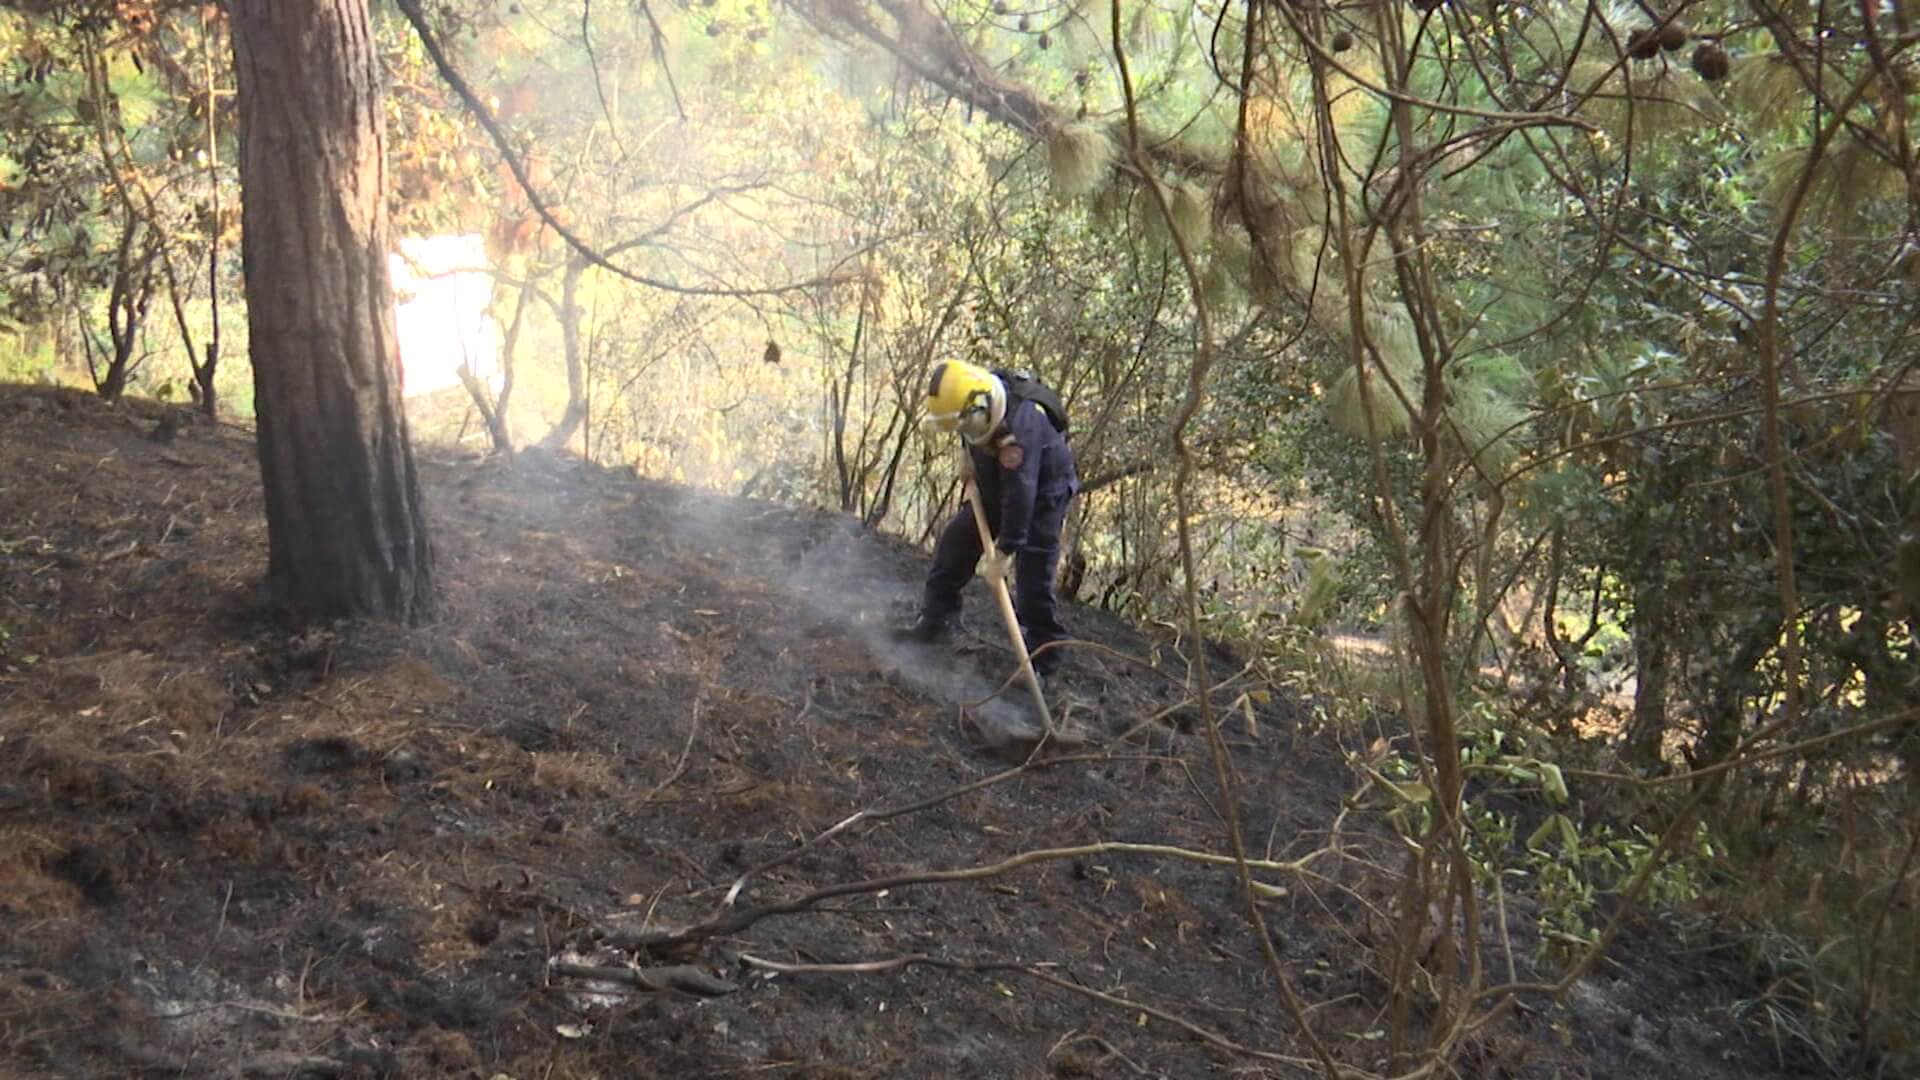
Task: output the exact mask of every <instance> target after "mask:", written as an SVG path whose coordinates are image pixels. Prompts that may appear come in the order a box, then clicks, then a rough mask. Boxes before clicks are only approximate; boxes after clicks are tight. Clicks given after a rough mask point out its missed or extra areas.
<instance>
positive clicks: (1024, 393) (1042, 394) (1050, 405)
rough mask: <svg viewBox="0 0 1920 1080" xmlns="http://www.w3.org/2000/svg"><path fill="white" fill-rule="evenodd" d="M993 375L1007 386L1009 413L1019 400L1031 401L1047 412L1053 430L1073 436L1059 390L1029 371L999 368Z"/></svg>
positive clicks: (1016, 406) (1017, 404)
mask: <svg viewBox="0 0 1920 1080" xmlns="http://www.w3.org/2000/svg"><path fill="white" fill-rule="evenodd" d="M994 375H996V376H998V377H999V379H1000V382H1001V383H1002V384H1004V385H1005V386H1006V388H1007V412H1008V414H1009V415H1011V414H1012V412H1013V410H1014V409H1016V408H1018V407H1019V405H1020V403H1021V402H1026V401H1031V402H1033V403H1034V404H1036V405H1038V406H1040V409H1041V411H1042V412H1044V413H1046V414H1047V419H1048V421H1050V422H1051V423H1052V424H1053V429H1054V430H1055V431H1058V432H1059V433H1060V434H1061V435H1062V436H1063V437H1065V438H1066V439H1068V440H1071V439H1072V438H1073V428H1072V423H1071V422H1070V421H1069V420H1068V418H1067V407H1066V404H1065V403H1064V402H1062V401H1061V400H1060V393H1059V391H1057V390H1055V389H1054V388H1053V387H1051V386H1048V385H1047V384H1046V383H1043V382H1041V381H1040V380H1039V379H1036V378H1034V377H1033V375H1032V373H1031V372H1026V371H1006V370H999V371H995V372H994Z"/></svg>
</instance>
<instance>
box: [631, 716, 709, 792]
mask: <svg viewBox="0 0 1920 1080" xmlns="http://www.w3.org/2000/svg"><path fill="white" fill-rule="evenodd" d="M699 736H700V697H699V695H697V694H696V695H694V699H693V725H692V726H691V727H689V728H688V729H687V741H686V743H685V744H684V745H682V746H681V747H680V760H679V761H678V762H676V763H675V764H674V766H673V771H672V772H670V773H668V774H667V778H666V779H665V780H662V781H660V783H658V784H656V785H655V786H654V789H653V790H652V791H649V792H647V794H646V797H645V798H643V799H641V800H640V803H641V805H643V806H644V805H645V804H647V803H650V802H652V801H653V800H655V799H657V798H659V797H660V793H661V792H663V791H665V790H667V789H668V788H670V787H672V786H673V785H674V783H675V782H676V781H678V780H679V779H680V778H681V777H682V776H684V775H686V771H687V758H688V757H689V756H690V755H692V753H693V740H694V739H696V738H698V737H699Z"/></svg>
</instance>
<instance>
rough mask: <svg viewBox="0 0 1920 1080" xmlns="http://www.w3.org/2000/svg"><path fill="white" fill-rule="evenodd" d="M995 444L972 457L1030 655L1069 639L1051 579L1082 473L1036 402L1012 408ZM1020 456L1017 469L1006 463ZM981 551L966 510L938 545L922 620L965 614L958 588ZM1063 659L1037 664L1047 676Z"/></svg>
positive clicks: (1048, 656)
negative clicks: (1006, 560) (1006, 557)
mask: <svg viewBox="0 0 1920 1080" xmlns="http://www.w3.org/2000/svg"><path fill="white" fill-rule="evenodd" d="M991 443H992V445H991V447H987V448H982V447H975V446H971V445H970V446H968V448H967V453H968V456H969V457H971V458H972V459H973V475H974V477H975V482H976V483H978V484H979V486H980V502H981V505H982V506H983V507H984V508H985V509H986V512H987V527H988V528H989V529H991V530H992V532H993V536H994V544H995V546H997V547H998V548H999V549H1000V550H1002V551H1005V552H1008V553H1010V554H1011V555H1012V556H1013V586H1014V589H1013V607H1014V611H1015V613H1016V614H1018V615H1019V617H1020V625H1021V629H1022V631H1023V633H1024V634H1025V636H1026V640H1027V649H1028V650H1029V651H1032V650H1035V649H1038V648H1040V647H1041V646H1042V645H1045V644H1047V643H1049V642H1054V641H1061V640H1064V639H1066V638H1068V637H1070V636H1071V635H1070V634H1068V633H1067V628H1066V627H1064V626H1062V625H1061V624H1060V618H1059V616H1058V615H1057V614H1056V613H1055V611H1054V605H1055V600H1054V592H1053V576H1054V571H1055V570H1056V569H1057V568H1058V566H1059V565H1060V533H1061V530H1062V528H1063V527H1064V526H1065V525H1066V521H1067V506H1068V504H1070V503H1071V502H1072V501H1073V497H1074V495H1076V494H1078V493H1079V491H1080V476H1079V473H1078V472H1077V471H1076V470H1075V468H1074V463H1073V451H1072V450H1070V449H1068V448H1067V441H1066V439H1065V438H1064V437H1062V436H1061V434H1060V432H1059V431H1058V430H1056V429H1055V428H1054V426H1053V422H1052V421H1051V420H1049V419H1047V414H1046V411H1045V410H1044V409H1042V408H1041V407H1040V406H1039V405H1037V404H1035V403H1034V402H1031V401H1022V402H1019V403H1018V404H1017V405H1015V406H1014V407H1013V408H1011V409H1010V410H1009V412H1008V415H1007V416H1006V418H1005V419H1004V420H1003V421H1002V422H1001V425H1000V428H999V429H998V430H996V431H995V432H994V435H993V438H992V440H991ZM1010 448H1013V449H1016V450H1017V453H1013V452H1010ZM1016 457H1017V459H1018V463H1017V464H1014V465H1013V467H1011V468H1009V467H1007V465H1006V464H1003V460H1004V461H1005V462H1008V463H1011V462H1012V461H1013V459H1014V458H1016ZM982 554H983V552H982V551H981V549H980V531H979V529H978V527H977V526H975V525H974V521H973V510H972V508H971V507H965V506H963V507H961V509H960V512H959V513H958V514H956V515H954V517H953V520H951V521H949V522H947V527H946V529H945V530H944V531H943V532H941V534H940V540H939V542H938V543H937V544H935V545H934V549H933V569H932V570H931V571H930V572H929V573H928V574H927V586H926V598H925V600H924V601H923V603H922V604H921V608H920V616H921V619H922V620H923V621H926V622H929V623H945V622H949V621H951V620H952V619H953V618H954V617H955V616H957V615H958V614H959V613H960V590H961V589H962V588H963V587H964V586H965V585H966V584H967V581H968V580H969V579H971V578H972V577H973V575H974V570H975V568H976V567H977V566H978V565H979V563H980V556H981V555H982ZM1060 660H1061V651H1060V650H1058V649H1055V650H1053V651H1051V652H1048V653H1045V654H1043V655H1042V656H1040V657H1039V658H1038V659H1037V660H1035V661H1034V666H1035V668H1037V669H1039V670H1041V671H1042V672H1045V671H1047V670H1050V669H1052V668H1055V667H1057V666H1058V665H1059V662H1060Z"/></svg>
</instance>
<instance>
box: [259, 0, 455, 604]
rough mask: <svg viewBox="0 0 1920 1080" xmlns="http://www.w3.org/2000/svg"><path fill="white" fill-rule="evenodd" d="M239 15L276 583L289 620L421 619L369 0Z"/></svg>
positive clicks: (420, 558) (425, 581)
mask: <svg viewBox="0 0 1920 1080" xmlns="http://www.w3.org/2000/svg"><path fill="white" fill-rule="evenodd" d="M231 18H232V27H233V53H234V68H235V70H236V72H237V73H238V82H239V87H238V90H239V93H238V100H239V112H240V186H241V222H242V241H241V254H242V259H243V265H244V269H245V280H246V301H247V313H248V321H249V327H250V332H251V341H250V343H249V352H250V354H251V359H252V363H253V378H254V407H255V411H256V413H257V415H258V418H259V423H258V442H259V448H260V472H261V479H262V481H263V483H264V486H265V489H266V506H267V539H268V564H267V584H268V587H269V589H270V591H271V593H272V595H273V599H274V601H275V602H276V604H278V605H280V606H282V607H284V608H285V609H287V610H288V612H289V613H290V614H293V615H295V616H296V617H302V618H306V617H322V618H324V617H334V616H380V617H390V618H399V619H405V620H408V621H414V620H418V619H420V618H423V617H425V616H426V615H428V614H430V612H431V610H432V607H433V587H432V569H431V568H432V561H433V560H432V551H431V548H430V545H429V544H428V540H427V531H426V524H425V521H424V518H423V515H422V513H421V500H420V490H419V479H418V476H417V474H416V472H415V468H414V460H413V450H412V446H411V443H410V441H409V439H408V434H407V421H406V414H405V411H404V409H403V406H402V401H401V378H402V376H401V370H400V354H399V339H398V337H397V336H396V334H395V331H394V301H393V291H392V285H391V283H390V281H389V280H388V276H387V256H388V252H389V250H390V249H391V244H390V243H389V237H388V224H387V174H386V160H385V140H386V125H385V122H384V120H383V119H382V117H381V111H380V69H379V64H378V60H377V58H376V56H375V54H374V50H373V40H372V31H371V27H370V26H369V23H368V16H367V0H234V2H233V3H232V5H231Z"/></svg>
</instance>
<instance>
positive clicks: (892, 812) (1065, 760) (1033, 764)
mask: <svg viewBox="0 0 1920 1080" xmlns="http://www.w3.org/2000/svg"><path fill="white" fill-rule="evenodd" d="M1154 760H1160V758H1159V755H1155V754H1072V755H1068V756H1064V757H1057V758H1047V759H1044V760H1043V759H1040V758H1030V759H1028V760H1027V761H1025V762H1022V763H1021V764H1019V765H1015V766H1014V767H1013V768H1011V769H1003V770H1001V771H1000V772H997V773H994V774H993V775H992V776H985V777H981V778H980V779H978V780H973V781H970V782H968V783H965V784H961V785H960V786H959V787H955V788H949V789H948V790H946V791H943V792H941V793H939V794H937V795H931V796H929V797H927V798H925V799H921V800H918V801H917V802H911V803H907V804H905V805H903V806H893V807H888V808H886V809H883V810H861V811H858V812H856V813H853V814H849V815H848V816H846V817H844V818H841V819H840V821H839V822H838V823H836V824H835V825H833V826H832V827H831V828H829V829H827V830H826V831H824V832H822V833H819V834H818V835H816V836H814V837H813V838H812V839H810V840H808V841H806V842H805V843H803V844H801V845H800V846H798V847H796V848H794V849H793V850H791V851H785V852H782V853H780V854H779V855H777V856H775V857H773V858H771V859H768V860H767V861H766V862H763V863H761V864H760V865H758V866H755V867H753V868H752V869H750V870H748V871H746V872H745V873H743V874H741V875H740V876H739V877H738V878H735V879H734V882H733V885H732V886H731V887H730V888H728V889H727V895H726V897H725V898H724V899H722V900H721V901H720V904H721V906H722V907H732V906H733V903H734V901H735V900H737V899H739V897H740V890H742V889H744V888H746V885H747V882H748V881H750V880H752V879H753V878H756V877H759V876H760V875H761V874H764V873H766V872H767V871H769V870H772V869H774V868H775V867H778V866H784V865H786V864H787V863H790V862H792V861H793V860H795V859H797V858H799V857H800V856H801V855H803V854H805V853H806V852H808V851H811V850H813V849H814V848H815V847H817V846H819V845H820V844H823V843H826V842H827V841H828V840H831V839H833V838H834V837H835V836H838V835H840V834H841V833H843V832H846V831H847V830H849V829H852V828H853V827H854V826H856V825H862V824H868V823H871V822H876V821H888V820H891V819H893V818H897V817H905V816H907V815H908V814H917V813H920V812H921V811H922V810H931V809H933V808H934V807H936V806H940V805H942V804H945V803H949V802H952V801H953V800H955V799H958V798H960V797H961V796H963V795H971V794H973V793H974V792H976V791H981V790H983V789H985V788H990V787H992V786H994V785H995V784H1000V783H1004V782H1006V781H1008V780H1012V779H1014V778H1015V777H1018V776H1021V775H1024V774H1025V773H1028V772H1031V771H1033V770H1036V769H1044V768H1049V767H1051V766H1054V765H1067V764H1073V763H1076V762H1090V761H1154Z"/></svg>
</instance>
